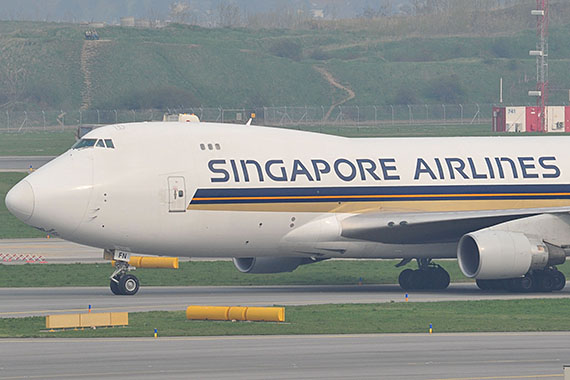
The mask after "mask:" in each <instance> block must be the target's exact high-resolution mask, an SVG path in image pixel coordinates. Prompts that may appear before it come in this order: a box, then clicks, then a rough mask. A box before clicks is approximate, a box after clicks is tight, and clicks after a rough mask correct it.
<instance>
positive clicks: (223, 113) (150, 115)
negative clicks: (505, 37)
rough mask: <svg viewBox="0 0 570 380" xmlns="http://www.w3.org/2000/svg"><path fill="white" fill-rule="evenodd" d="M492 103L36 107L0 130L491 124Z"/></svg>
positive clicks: (5, 119) (9, 114)
mask: <svg viewBox="0 0 570 380" xmlns="http://www.w3.org/2000/svg"><path fill="white" fill-rule="evenodd" d="M492 106H493V105H492V104H481V105H480V104H410V105H384V106H375V105H372V106H358V105H355V106H336V107H334V108H332V109H331V107H329V106H300V107H299V106H296V107H286V106H282V107H257V108H224V107H178V108H167V109H146V110H97V109H91V110H71V111H64V110H41V111H3V112H0V131H10V132H22V131H29V130H46V131H47V130H63V129H66V128H72V127H73V128H75V127H78V126H84V125H89V126H97V125H105V124H117V123H128V122H141V121H158V120H163V119H164V117H165V115H176V114H179V113H194V114H196V115H197V116H198V117H199V118H200V120H201V121H210V122H222V123H224V122H228V123H229V122H233V123H238V124H240V123H245V122H247V120H248V119H249V118H250V115H251V114H252V113H255V116H256V118H255V124H261V125H267V126H280V127H299V128H302V127H303V126H327V125H331V126H341V125H342V126H347V127H350V126H382V125H431V124H434V125H435V124H443V125H446V124H465V125H468V124H477V125H481V124H490V123H491V109H492Z"/></svg>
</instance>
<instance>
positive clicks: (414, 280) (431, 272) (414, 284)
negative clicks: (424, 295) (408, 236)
mask: <svg viewBox="0 0 570 380" xmlns="http://www.w3.org/2000/svg"><path fill="white" fill-rule="evenodd" d="M417 261H418V269H416V270H412V269H404V270H403V271H402V273H400V277H399V278H398V282H399V283H400V287H401V288H402V289H404V290H435V289H446V288H447V287H448V286H449V273H447V271H446V270H445V269H443V268H442V267H441V266H439V265H438V264H435V263H432V262H431V259H417ZM405 263H406V261H402V263H400V264H398V265H403V264H405Z"/></svg>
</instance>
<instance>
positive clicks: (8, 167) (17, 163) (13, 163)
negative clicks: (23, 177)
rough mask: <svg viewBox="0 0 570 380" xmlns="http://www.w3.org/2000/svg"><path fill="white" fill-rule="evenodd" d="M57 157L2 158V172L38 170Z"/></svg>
mask: <svg viewBox="0 0 570 380" xmlns="http://www.w3.org/2000/svg"><path fill="white" fill-rule="evenodd" d="M54 158H55V156H1V157H0V172H3V171H6V172H25V171H29V170H30V167H31V168H32V169H34V170H35V169H38V168H39V167H41V166H43V165H45V164H46V163H48V162H49V161H51V160H53V159H54Z"/></svg>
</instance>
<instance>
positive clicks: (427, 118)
mask: <svg viewBox="0 0 570 380" xmlns="http://www.w3.org/2000/svg"><path fill="white" fill-rule="evenodd" d="M424 107H425V108H426V122H427V121H428V120H429V107H428V105H427V104H424Z"/></svg>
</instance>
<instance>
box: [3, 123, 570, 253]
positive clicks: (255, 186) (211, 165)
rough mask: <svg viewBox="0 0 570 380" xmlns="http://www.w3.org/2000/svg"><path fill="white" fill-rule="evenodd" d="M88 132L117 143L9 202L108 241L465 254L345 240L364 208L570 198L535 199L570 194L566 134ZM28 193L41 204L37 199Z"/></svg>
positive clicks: (54, 170) (523, 203)
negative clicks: (348, 225)
mask: <svg viewBox="0 0 570 380" xmlns="http://www.w3.org/2000/svg"><path fill="white" fill-rule="evenodd" d="M84 139H97V140H99V139H101V140H105V139H107V140H112V142H113V146H114V147H113V148H110V147H105V146H93V147H86V148H81V149H71V150H69V151H67V152H66V153H64V154H62V155H61V156H59V157H57V158H56V159H54V160H53V161H51V162H50V163H48V164H47V165H45V166H44V167H42V168H40V169H39V170H37V171H36V172H34V173H32V174H30V175H29V176H28V177H26V179H24V180H23V181H24V182H26V183H25V184H22V183H20V184H19V185H17V187H18V186H19V187H20V189H21V191H20V192H19V194H21V196H19V197H17V196H16V195H14V194H16V191H14V193H13V194H12V196H11V197H12V198H10V199H11V201H10V204H11V206H10V205H9V208H10V209H11V211H12V212H13V213H14V214H15V215H17V216H18V217H19V218H20V219H22V220H24V221H25V222H26V223H28V224H30V225H33V226H35V227H37V228H41V229H43V230H45V231H47V232H50V233H52V234H57V235H59V236H61V237H62V238H64V239H67V240H71V241H75V242H78V243H81V244H86V245H90V246H95V247H100V248H104V249H120V250H126V251H130V252H136V253H142V254H157V255H169V256H196V257H198V256H211V257H223V256H225V257H258V256H291V255H296V256H307V255H308V256H318V257H379V258H407V257H455V246H456V242H452V243H450V242H442V243H441V244H437V243H436V244H429V245H423V246H421V247H419V246H417V245H405V244H397V245H393V244H382V243H377V242H370V241H359V240H355V239H346V238H343V237H342V236H341V234H340V233H341V231H340V222H341V221H342V220H343V219H344V218H346V217H349V216H352V215H355V214H361V213H366V212H385V213H407V212H416V213H417V212H426V213H430V212H441V211H446V212H460V211H471V210H474V211H475V210H494V209H498V208H500V209H521V208H531V207H563V206H568V205H570V199H568V198H569V197H568V194H566V195H549V196H537V195H536V194H542V193H548V194H562V193H566V192H567V191H568V190H565V189H564V188H562V187H560V186H566V187H567V186H568V184H569V183H570V177H569V175H570V153H568V145H569V143H570V138H567V137H560V136H556V137H540V138H524V137H469V138H463V137H456V138H455V137H454V138H360V139H356V138H343V137H336V136H329V135H322V134H316V133H308V132H299V131H291V130H284V129H276V128H266V127H253V126H242V125H229V124H216V123H196V124H193V123H134V124H124V125H114V126H107V127H102V128H98V129H96V130H94V131H92V132H90V133H89V134H88V135H86V136H84ZM28 187H29V188H28ZM521 187H522V188H526V189H527V190H525V194H527V195H520V192H519V190H518V189H519V188H521ZM535 187H536V188H535ZM15 189H16V188H15ZM30 194H31V195H30ZM30 197H31V202H33V207H30V206H29V205H26V203H25V202H30ZM20 198H21V199H20ZM19 202H20V203H19ZM7 203H9V202H8V198H7Z"/></svg>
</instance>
